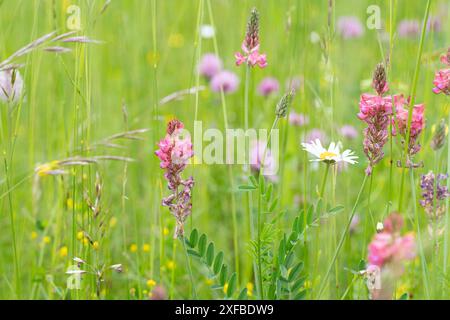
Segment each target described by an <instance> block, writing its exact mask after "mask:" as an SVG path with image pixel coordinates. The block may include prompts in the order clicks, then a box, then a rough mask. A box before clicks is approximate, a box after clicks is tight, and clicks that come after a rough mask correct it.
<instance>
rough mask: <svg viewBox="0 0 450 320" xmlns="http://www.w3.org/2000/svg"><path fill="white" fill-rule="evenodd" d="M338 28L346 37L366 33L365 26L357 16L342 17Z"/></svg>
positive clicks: (354, 36) (355, 36)
mask: <svg viewBox="0 0 450 320" xmlns="http://www.w3.org/2000/svg"><path fill="white" fill-rule="evenodd" d="M337 30H338V32H339V34H340V35H341V36H342V37H343V38H344V39H352V38H359V37H361V36H362V35H363V34H364V27H363V25H362V24H361V21H359V19H358V18H357V17H353V16H349V17H340V18H339V20H338V23H337Z"/></svg>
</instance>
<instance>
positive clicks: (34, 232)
mask: <svg viewBox="0 0 450 320" xmlns="http://www.w3.org/2000/svg"><path fill="white" fill-rule="evenodd" d="M37 237H38V234H37V232H36V231H33V232H31V239H33V240H35V239H36V238H37Z"/></svg>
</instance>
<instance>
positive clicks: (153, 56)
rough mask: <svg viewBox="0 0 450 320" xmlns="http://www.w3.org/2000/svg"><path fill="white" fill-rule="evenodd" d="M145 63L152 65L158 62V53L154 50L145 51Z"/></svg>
mask: <svg viewBox="0 0 450 320" xmlns="http://www.w3.org/2000/svg"><path fill="white" fill-rule="evenodd" d="M146 58H147V63H148V64H149V65H154V64H157V63H158V62H159V53H157V52H154V51H149V52H147V57H146Z"/></svg>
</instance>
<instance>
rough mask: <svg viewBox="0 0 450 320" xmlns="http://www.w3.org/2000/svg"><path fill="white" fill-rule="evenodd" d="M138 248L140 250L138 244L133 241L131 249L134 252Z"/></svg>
mask: <svg viewBox="0 0 450 320" xmlns="http://www.w3.org/2000/svg"><path fill="white" fill-rule="evenodd" d="M137 250H138V246H137V244H135V243H133V244H132V245H131V246H130V251H131V252H133V253H135V252H136V251H137Z"/></svg>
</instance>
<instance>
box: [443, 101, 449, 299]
mask: <svg viewBox="0 0 450 320" xmlns="http://www.w3.org/2000/svg"><path fill="white" fill-rule="evenodd" d="M449 107H450V106H449ZM448 127H449V128H450V112H448ZM449 171H450V139H449V137H447V172H449ZM447 189H449V190H450V179H447ZM448 206H449V198H448V197H447V198H445V226H444V228H445V232H444V235H445V236H444V261H443V266H442V267H443V268H442V271H443V273H444V275H445V277H447V260H448V238H449V229H450V227H449V222H450V221H449V220H450V219H449V213H448V211H449V210H448ZM442 285H443V289H444V290H443V294H444V296H445V294H446V290H448V286H447V285H446V284H445V281H443V282H442Z"/></svg>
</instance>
